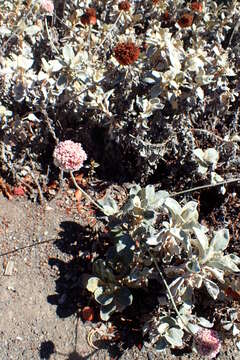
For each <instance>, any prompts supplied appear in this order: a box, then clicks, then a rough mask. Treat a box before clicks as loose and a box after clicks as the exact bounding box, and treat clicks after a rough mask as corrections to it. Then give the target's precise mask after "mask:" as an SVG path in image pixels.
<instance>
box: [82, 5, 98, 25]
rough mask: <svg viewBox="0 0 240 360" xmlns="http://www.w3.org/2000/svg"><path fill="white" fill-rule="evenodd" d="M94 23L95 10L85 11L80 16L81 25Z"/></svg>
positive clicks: (95, 20) (95, 18)
mask: <svg viewBox="0 0 240 360" xmlns="http://www.w3.org/2000/svg"><path fill="white" fill-rule="evenodd" d="M96 22H97V17H96V10H95V9H94V8H88V9H86V11H85V13H84V14H83V15H82V16H81V23H82V24H83V25H95V24H96Z"/></svg>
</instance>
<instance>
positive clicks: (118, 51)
mask: <svg viewBox="0 0 240 360" xmlns="http://www.w3.org/2000/svg"><path fill="white" fill-rule="evenodd" d="M139 54H140V49H139V47H137V46H136V45H135V44H134V43H133V42H131V41H128V42H126V43H119V44H117V46H116V47H115V48H114V55H115V58H116V59H117V61H118V62H119V64H121V65H131V64H133V63H134V62H135V61H137V59H138V57H139Z"/></svg>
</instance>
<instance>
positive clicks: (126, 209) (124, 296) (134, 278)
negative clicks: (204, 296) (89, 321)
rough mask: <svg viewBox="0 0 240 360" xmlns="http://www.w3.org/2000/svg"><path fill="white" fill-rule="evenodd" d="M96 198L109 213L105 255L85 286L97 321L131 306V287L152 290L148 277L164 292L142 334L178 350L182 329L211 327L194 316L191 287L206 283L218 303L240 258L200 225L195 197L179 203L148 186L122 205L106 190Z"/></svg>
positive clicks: (224, 234)
mask: <svg viewBox="0 0 240 360" xmlns="http://www.w3.org/2000/svg"><path fill="white" fill-rule="evenodd" d="M100 203H101V206H102V207H103V209H104V212H105V214H107V215H108V220H109V229H110V230H109V238H110V242H109V248H108V250H107V252H106V254H105V256H104V258H103V259H102V258H98V259H97V260H96V261H95V262H94V263H93V274H92V275H90V276H89V278H88V281H87V289H88V290H89V291H90V292H91V293H93V296H94V298H95V300H96V301H97V302H98V303H99V304H100V305H101V310H100V315H101V318H102V320H108V319H109V318H110V316H111V315H112V314H113V313H114V312H122V311H123V310H124V309H125V308H126V307H127V306H130V305H131V304H132V302H133V291H132V289H133V288H143V289H145V290H146V291H149V290H148V286H149V280H151V279H155V281H156V280H157V281H158V282H159V289H162V288H165V289H166V293H165V295H164V296H163V294H160V293H159V296H160V295H161V296H160V297H159V309H158V311H157V312H155V313H154V314H153V318H152V319H151V320H150V321H148V322H147V323H146V325H145V327H144V333H145V334H146V333H148V334H149V338H150V341H151V343H152V344H155V347H156V349H157V350H159V351H160V350H163V349H165V348H166V347H167V346H170V347H173V348H174V347H181V346H182V345H183V341H184V336H185V334H186V333H191V334H195V333H196V332H197V331H199V329H200V328H201V327H212V326H213V324H212V323H210V322H209V321H208V320H206V319H204V318H203V317H197V316H196V314H195V313H194V308H195V305H196V298H195V296H194V291H195V289H199V288H201V287H203V285H204V287H205V290H206V291H207V293H208V294H209V295H210V299H211V298H212V299H214V300H216V299H217V298H218V296H219V294H220V290H221V287H222V288H223V284H224V277H225V276H226V275H229V274H231V273H234V272H238V271H239V268H238V265H239V264H240V258H239V257H238V256H237V255H235V254H232V253H230V254H228V253H227V252H226V251H227V246H228V244H229V239H230V237H229V231H228V230H227V229H220V230H217V231H216V232H214V234H213V236H211V234H210V231H209V229H208V228H206V227H205V226H203V225H201V224H200V223H199V215H198V210H197V207H198V204H197V202H196V201H189V202H185V204H184V205H183V206H181V205H180V204H179V203H178V202H177V201H176V200H175V199H174V198H172V197H171V196H170V195H169V193H168V192H167V191H162V190H161V191H155V188H154V186H152V185H148V186H146V187H145V188H141V187H140V186H139V185H135V186H133V187H132V188H131V189H130V191H129V197H128V199H127V201H126V203H125V204H124V205H123V206H122V208H121V209H119V208H118V205H117V203H116V201H115V200H114V199H112V198H111V197H110V196H109V195H108V196H106V197H105V198H104V199H103V200H101V201H100ZM163 274H164V275H163ZM204 287H203V290H204ZM178 308H179V309H178Z"/></svg>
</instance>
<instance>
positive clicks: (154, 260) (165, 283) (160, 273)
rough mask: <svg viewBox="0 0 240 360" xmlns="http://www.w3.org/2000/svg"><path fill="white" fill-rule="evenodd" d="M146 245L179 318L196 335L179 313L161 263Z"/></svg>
mask: <svg viewBox="0 0 240 360" xmlns="http://www.w3.org/2000/svg"><path fill="white" fill-rule="evenodd" d="M144 245H145V247H146V249H147V252H148V253H149V255H150V257H151V259H152V260H153V262H154V265H155V266H156V269H157V271H158V273H159V275H160V277H161V279H162V282H163V284H164V286H165V288H166V290H167V293H168V296H169V299H170V301H171V303H172V306H173V308H174V310H175V312H176V314H177V316H178V317H179V319H180V320H181V322H182V323H183V325H184V326H186V328H187V329H188V331H189V332H190V333H191V334H192V335H194V333H193V332H192V331H191V329H189V327H188V324H187V323H186V322H185V320H184V319H183V318H182V315H181V314H180V313H179V311H178V308H177V305H176V303H175V300H174V298H173V296H172V293H171V290H170V288H169V286H168V283H167V281H166V280H165V277H164V275H163V273H162V271H161V269H160V267H159V265H158V263H157V260H156V259H155V256H154V255H153V254H152V252H151V250H150V249H149V247H148V246H147V244H146V243H144Z"/></svg>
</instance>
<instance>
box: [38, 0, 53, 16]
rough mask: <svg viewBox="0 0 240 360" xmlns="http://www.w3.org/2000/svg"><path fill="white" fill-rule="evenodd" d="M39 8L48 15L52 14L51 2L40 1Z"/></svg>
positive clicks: (46, 0) (47, 0) (48, 0)
mask: <svg viewBox="0 0 240 360" xmlns="http://www.w3.org/2000/svg"><path fill="white" fill-rule="evenodd" d="M41 8H42V10H44V11H46V12H47V13H49V14H52V13H53V10H54V5H53V2H52V1H51V0H41Z"/></svg>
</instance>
